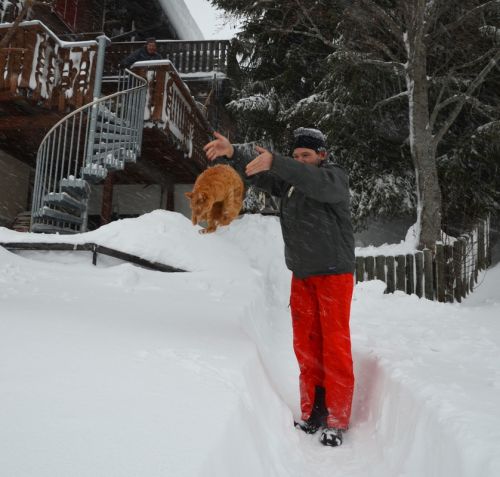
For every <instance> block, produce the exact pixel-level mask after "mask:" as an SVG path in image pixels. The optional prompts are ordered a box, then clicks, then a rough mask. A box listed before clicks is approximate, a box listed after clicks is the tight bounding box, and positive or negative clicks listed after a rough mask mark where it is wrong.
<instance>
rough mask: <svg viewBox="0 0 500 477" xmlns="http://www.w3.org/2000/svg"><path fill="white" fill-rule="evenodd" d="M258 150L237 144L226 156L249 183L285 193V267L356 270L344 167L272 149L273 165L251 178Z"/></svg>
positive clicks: (306, 272)
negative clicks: (250, 168)
mask: <svg viewBox="0 0 500 477" xmlns="http://www.w3.org/2000/svg"><path fill="white" fill-rule="evenodd" d="M256 155H257V153H255V152H253V147H251V146H250V145H240V146H239V145H235V146H234V156H233V157H232V159H231V160H229V161H228V162H229V164H231V165H232V166H233V167H234V168H235V169H236V170H237V171H238V172H239V174H240V175H241V176H242V177H243V179H244V180H245V181H246V182H247V183H250V184H253V185H255V186H256V187H258V188H260V189H262V190H264V191H266V192H269V193H271V194H272V195H274V196H276V197H280V198H281V206H280V222H281V230H282V233H283V240H284V242H285V259H286V265H287V267H288V268H289V269H290V270H291V271H292V272H293V273H294V274H295V276H297V277H298V278H305V277H308V276H311V275H327V274H328V275H329V274H333V275H337V274H341V273H354V266H355V259H354V232H353V228H352V222H351V215H350V195H349V179H348V177H347V174H346V172H345V171H344V170H343V169H342V168H341V167H339V166H337V165H335V164H333V163H331V162H329V161H322V163H321V164H320V166H319V167H316V166H312V165H309V164H302V163H300V162H298V161H296V160H294V159H292V158H289V157H284V156H280V155H278V154H273V157H274V159H273V163H272V166H271V170H270V171H268V172H261V173H259V174H256V175H255V176H253V177H251V178H248V177H247V176H246V174H245V166H246V165H247V164H248V162H250V161H251V160H252V159H254V158H255V157H256Z"/></svg>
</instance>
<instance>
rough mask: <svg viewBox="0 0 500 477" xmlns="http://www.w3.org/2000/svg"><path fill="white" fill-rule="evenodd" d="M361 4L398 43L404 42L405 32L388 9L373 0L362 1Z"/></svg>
mask: <svg viewBox="0 0 500 477" xmlns="http://www.w3.org/2000/svg"><path fill="white" fill-rule="evenodd" d="M360 4H361V5H363V6H364V7H365V8H366V9H367V10H369V11H370V12H371V13H372V14H373V15H374V16H375V18H376V19H377V20H379V21H380V22H382V24H383V25H384V26H385V27H386V29H387V31H388V32H389V33H391V34H392V36H393V37H394V38H396V40H397V41H398V42H402V41H403V30H402V29H401V26H400V25H399V23H398V22H397V21H396V20H395V19H394V18H392V16H391V15H390V14H389V12H388V9H384V8H382V7H380V6H379V5H377V4H376V3H375V2H373V1H371V0H360Z"/></svg>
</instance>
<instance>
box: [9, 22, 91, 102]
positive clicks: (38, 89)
mask: <svg viewBox="0 0 500 477" xmlns="http://www.w3.org/2000/svg"><path fill="white" fill-rule="evenodd" d="M9 27H10V24H3V25H0V38H2V37H3V36H4V35H5V34H6V32H7V29H8V28H9ZM96 52H97V42H96V41H80V42H63V41H61V40H60V39H59V38H57V36H56V35H55V34H54V33H52V31H50V30H49V29H48V28H47V27H46V26H45V25H43V23H41V22H38V21H29V22H23V23H21V24H20V26H19V28H18V29H17V31H16V33H15V35H14V36H13V38H12V40H11V42H10V43H9V45H8V48H5V49H4V50H1V51H0V72H2V74H0V95H2V96H8V95H10V96H25V97H29V98H31V99H32V100H34V101H37V102H41V103H42V104H43V105H44V106H45V107H48V108H56V107H57V108H58V109H59V110H60V111H64V110H65V109H67V107H70V106H71V107H76V108H78V107H80V106H82V105H83V104H86V103H88V102H90V101H92V99H93V97H92V95H93V89H94V79H95V66H96V62H95V59H96Z"/></svg>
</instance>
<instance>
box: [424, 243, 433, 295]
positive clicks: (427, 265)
mask: <svg viewBox="0 0 500 477" xmlns="http://www.w3.org/2000/svg"><path fill="white" fill-rule="evenodd" d="M423 256H424V288H425V298H427V299H428V300H434V269H433V268H434V267H433V260H432V251H431V250H430V249H428V248H426V249H425V250H424V252H423Z"/></svg>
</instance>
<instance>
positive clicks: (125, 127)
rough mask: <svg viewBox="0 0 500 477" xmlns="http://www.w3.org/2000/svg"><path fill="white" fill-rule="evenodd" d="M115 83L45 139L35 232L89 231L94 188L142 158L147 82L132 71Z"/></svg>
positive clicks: (37, 183) (39, 156)
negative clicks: (102, 95) (107, 91)
mask: <svg viewBox="0 0 500 477" xmlns="http://www.w3.org/2000/svg"><path fill="white" fill-rule="evenodd" d="M100 78H102V75H101V76H100ZM114 81H116V83H117V86H118V88H117V89H118V91H117V92H115V93H113V94H111V95H108V96H104V97H101V98H97V99H95V100H94V101H93V102H91V103H89V104H86V105H85V106H83V107H81V108H79V109H77V110H75V111H73V112H72V113H70V114H69V115H67V116H66V117H64V118H63V119H62V120H61V121H59V122H58V123H57V124H56V125H55V126H54V127H53V128H52V129H51V130H50V131H49V132H48V134H47V135H46V136H45V138H44V139H43V141H42V144H41V145H40V148H39V149H38V153H37V164H36V175H35V184H34V190H33V203H32V209H31V210H32V218H31V231H32V232H42V233H61V234H73V233H78V232H85V231H86V230H87V216H88V211H87V209H88V200H89V195H90V185H91V184H95V183H98V182H100V181H102V180H103V179H105V177H106V176H107V174H108V171H116V170H122V169H124V167H125V165H126V163H128V162H135V161H136V160H137V158H138V156H139V155H140V152H141V143H142V131H143V127H144V107H145V102H146V90H147V81H146V80H145V79H144V78H142V77H140V76H137V75H136V74H134V73H132V72H131V71H129V70H125V71H124V72H123V73H121V74H120V75H119V76H117V77H114ZM100 83H101V79H99V91H100ZM95 96H97V95H95Z"/></svg>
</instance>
